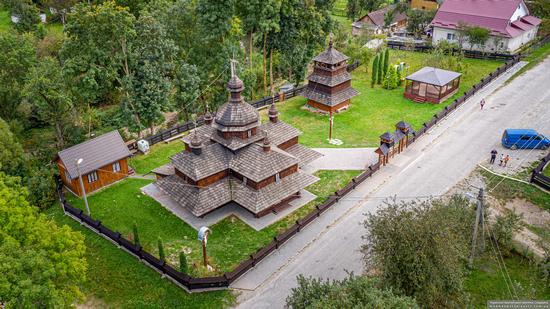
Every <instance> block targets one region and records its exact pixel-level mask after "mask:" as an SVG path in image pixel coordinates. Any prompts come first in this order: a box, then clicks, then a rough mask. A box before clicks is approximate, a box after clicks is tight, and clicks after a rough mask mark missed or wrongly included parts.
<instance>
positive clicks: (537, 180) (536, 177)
mask: <svg viewBox="0 0 550 309" xmlns="http://www.w3.org/2000/svg"><path fill="white" fill-rule="evenodd" d="M549 163H550V153H548V154H547V155H546V157H544V158H542V160H541V161H540V163H539V164H538V165H537V167H536V168H535V169H534V170H533V172H532V173H531V183H534V184H536V185H538V186H540V187H541V188H544V189H546V190H550V177H548V176H546V175H544V174H543V173H542V172H543V171H544V168H545V167H546V165H548V164H549Z"/></svg>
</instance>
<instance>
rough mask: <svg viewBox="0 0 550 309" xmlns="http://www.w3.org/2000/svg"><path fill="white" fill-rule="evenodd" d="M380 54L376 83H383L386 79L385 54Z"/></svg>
mask: <svg viewBox="0 0 550 309" xmlns="http://www.w3.org/2000/svg"><path fill="white" fill-rule="evenodd" d="M378 56H379V58H378V70H377V71H378V73H377V76H376V83H377V84H379V85H381V84H382V82H383V81H384V76H386V74H385V73H384V54H383V53H380V54H379V55H378Z"/></svg>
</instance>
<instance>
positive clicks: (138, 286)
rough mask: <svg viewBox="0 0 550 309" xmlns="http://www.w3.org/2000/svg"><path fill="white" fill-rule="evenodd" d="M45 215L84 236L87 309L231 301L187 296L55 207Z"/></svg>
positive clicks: (224, 295) (222, 296) (227, 296)
mask: <svg viewBox="0 0 550 309" xmlns="http://www.w3.org/2000/svg"><path fill="white" fill-rule="evenodd" d="M117 206H118V205H117ZM94 207H95V209H94V211H99V210H98V209H97V208H98V206H97V205H94ZM46 214H47V215H48V216H50V217H51V218H53V219H54V220H55V221H56V222H57V224H59V225H68V226H69V227H70V228H72V229H73V230H75V231H79V232H80V233H82V235H84V237H85V244H86V260H87V262H88V273H87V276H86V278H87V280H86V282H84V283H83V285H82V286H81V290H82V292H83V293H84V294H85V295H86V297H87V299H86V300H85V303H86V302H89V303H90V304H91V306H90V307H96V308H182V307H185V308H222V307H228V306H230V305H231V304H232V303H233V302H234V297H233V295H232V294H231V293H230V292H229V291H215V292H208V293H195V294H188V293H187V292H185V291H184V290H182V289H181V288H179V287H177V286H176V285H174V284H172V283H171V282H169V281H168V280H166V279H162V278H161V276H160V275H159V274H158V273H157V272H155V271H154V270H152V269H151V268H149V267H147V266H145V265H143V264H142V263H140V262H139V261H138V260H137V259H135V258H134V257H133V256H131V255H130V254H128V253H126V252H125V251H122V250H120V249H118V248H117V247H116V246H115V245H113V244H112V243H111V242H109V241H107V240H105V239H104V238H102V237H99V236H97V235H96V234H95V233H93V232H91V231H90V230H88V229H87V228H85V227H82V226H81V225H80V224H78V223H77V222H75V221H74V220H72V219H71V218H69V217H66V216H64V215H63V212H62V211H61V209H60V207H59V206H58V205H55V206H53V207H51V208H50V209H48V210H47V212H46ZM144 236H145V235H144Z"/></svg>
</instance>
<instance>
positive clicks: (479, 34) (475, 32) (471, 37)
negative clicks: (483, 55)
mask: <svg viewBox="0 0 550 309" xmlns="http://www.w3.org/2000/svg"><path fill="white" fill-rule="evenodd" d="M490 34H491V31H490V30H489V29H487V28H483V27H478V26H471V27H468V28H467V29H466V37H467V38H468V43H470V48H471V49H474V48H476V47H479V48H484V47H485V43H486V42H487V40H489V36H490Z"/></svg>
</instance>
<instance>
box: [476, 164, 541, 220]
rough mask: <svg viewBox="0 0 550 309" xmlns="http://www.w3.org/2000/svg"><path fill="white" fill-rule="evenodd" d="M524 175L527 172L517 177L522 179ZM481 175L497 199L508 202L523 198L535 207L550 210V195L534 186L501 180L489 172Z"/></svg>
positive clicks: (482, 172) (483, 172)
mask: <svg viewBox="0 0 550 309" xmlns="http://www.w3.org/2000/svg"><path fill="white" fill-rule="evenodd" d="M547 169H548V168H547ZM526 170H527V169H526ZM523 174H525V172H523V173H520V174H518V175H517V176H516V177H518V176H520V178H522V177H521V176H522V175H523ZM481 175H482V176H483V177H484V178H485V181H486V184H487V191H489V192H490V193H491V195H492V196H494V197H496V198H497V199H499V200H504V201H508V200H512V199H514V198H522V199H526V200H528V201H530V202H531V203H533V204H535V205H538V206H540V207H542V208H545V209H547V210H550V194H548V193H546V192H544V191H542V190H541V189H539V188H537V187H535V186H534V185H528V184H525V183H521V182H518V181H514V180H510V179H506V178H501V177H498V176H495V175H493V174H491V173H489V172H487V171H481ZM523 176H525V175H523Z"/></svg>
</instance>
